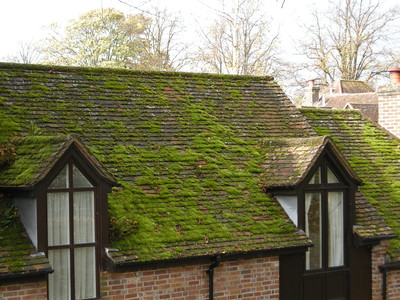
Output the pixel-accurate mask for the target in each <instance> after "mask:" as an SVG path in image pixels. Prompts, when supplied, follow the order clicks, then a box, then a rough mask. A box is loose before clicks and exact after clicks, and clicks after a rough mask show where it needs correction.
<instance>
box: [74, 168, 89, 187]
mask: <svg viewBox="0 0 400 300" xmlns="http://www.w3.org/2000/svg"><path fill="white" fill-rule="evenodd" d="M72 174H73V177H72V178H73V183H74V188H87V187H93V185H92V184H91V183H90V182H89V180H88V179H87V178H86V177H85V176H84V175H83V174H82V173H81V171H79V169H78V168H77V167H75V166H73V167H72Z"/></svg>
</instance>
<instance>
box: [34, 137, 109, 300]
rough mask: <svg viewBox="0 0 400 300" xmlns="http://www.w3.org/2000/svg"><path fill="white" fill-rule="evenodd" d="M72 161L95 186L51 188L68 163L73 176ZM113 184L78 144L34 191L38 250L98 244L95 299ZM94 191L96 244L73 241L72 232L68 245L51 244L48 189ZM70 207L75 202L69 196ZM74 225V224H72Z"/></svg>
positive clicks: (103, 264) (104, 246) (72, 284)
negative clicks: (74, 242) (48, 219)
mask: <svg viewBox="0 0 400 300" xmlns="http://www.w3.org/2000/svg"><path fill="white" fill-rule="evenodd" d="M72 164H74V165H75V166H76V167H77V168H78V169H79V170H80V171H81V173H82V174H83V175H84V176H85V177H86V178H87V179H88V180H89V181H90V183H91V184H92V185H93V188H92V187H90V188H75V189H74V188H68V189H51V190H48V187H49V185H50V184H51V182H52V181H53V180H54V179H55V178H56V176H57V175H58V174H59V173H60V171H61V170H62V169H63V168H64V167H65V165H70V167H69V168H70V170H69V171H70V172H69V176H70V179H71V178H72ZM112 185H113V183H111V182H110V181H108V180H107V179H105V178H103V177H102V176H101V175H100V174H99V173H98V171H97V170H96V168H95V167H94V166H93V165H92V164H91V162H90V160H88V159H87V158H86V157H85V156H84V155H83V154H82V153H81V151H80V150H79V149H78V147H76V146H75V145H72V146H71V147H70V149H68V150H67V151H66V153H64V155H63V156H62V157H61V158H60V159H59V160H58V161H57V163H56V164H55V165H54V166H53V168H52V169H51V171H49V173H48V175H47V176H46V178H45V179H44V180H43V181H42V182H41V183H40V184H39V185H38V186H37V187H36V188H35V194H36V196H37V219H38V224H37V228H38V250H39V251H42V252H44V253H46V255H48V250H51V249H65V248H69V249H71V247H72V248H78V247H79V246H82V245H85V246H95V253H96V260H95V263H96V298H94V299H100V271H101V270H104V268H105V264H106V253H105V248H107V247H108V245H109V238H108V237H109V234H108V226H109V224H108V202H107V201H108V200H107V195H108V194H109V193H110V192H111V188H112ZM85 190H86V191H88V190H90V191H94V206H95V207H94V209H95V243H91V244H75V245H73V244H72V241H73V237H72V235H73V232H70V244H69V245H68V247H65V246H50V247H48V245H47V243H48V241H47V234H48V232H47V193H48V192H66V191H68V192H69V194H70V196H71V195H72V193H73V192H76V191H85ZM69 205H70V210H71V205H72V201H71V198H70V204H69ZM72 218H73V214H71V213H70V222H73V219H72ZM70 224H71V223H70ZM72 252H73V250H71V253H72ZM72 256H73V254H72V255H71V261H70V265H71V271H70V272H71V274H72V278H73V276H74V275H73V272H74V265H73V263H74V261H73V259H72ZM71 290H72V294H71V296H72V299H75V295H74V294H73V292H74V282H73V280H71Z"/></svg>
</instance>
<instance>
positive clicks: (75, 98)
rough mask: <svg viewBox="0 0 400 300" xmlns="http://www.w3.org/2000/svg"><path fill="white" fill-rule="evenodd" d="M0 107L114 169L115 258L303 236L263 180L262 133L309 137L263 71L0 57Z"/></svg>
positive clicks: (246, 247)
mask: <svg viewBox="0 0 400 300" xmlns="http://www.w3.org/2000/svg"><path fill="white" fill-rule="evenodd" d="M0 107H1V110H2V112H3V113H4V114H5V115H7V116H10V117H14V118H15V116H18V119H17V125H18V126H17V129H16V133H17V134H19V135H26V134H29V132H31V131H39V132H41V133H42V134H43V135H46V136H58V135H69V134H78V135H79V137H80V138H81V140H82V142H83V144H85V145H86V146H87V148H88V149H89V150H90V152H91V153H92V154H93V155H94V156H95V157H96V159H98V160H99V161H100V162H101V164H102V165H103V166H104V167H105V168H106V169H107V171H109V172H110V173H111V174H112V175H113V176H114V178H116V179H117V181H118V183H119V184H120V187H119V188H115V189H114V191H113V193H112V194H111V195H110V196H109V216H110V230H111V237H112V241H111V246H112V247H113V248H118V249H119V250H120V251H119V252H111V253H112V254H110V255H111V256H112V257H113V259H115V261H116V262H117V261H118V262H121V261H122V262H126V261H137V262H143V261H152V260H163V259H176V258H180V257H192V256H201V255H210V254H213V253H215V252H226V253H237V252H248V251H255V250H271V249H281V248H287V247H302V246H307V245H310V241H309V240H308V239H307V237H306V236H305V235H304V233H301V232H298V231H297V229H296V228H295V227H294V225H293V224H292V222H291V221H290V220H289V218H288V217H287V216H286V214H285V213H284V211H283V209H282V208H281V207H280V205H279V203H278V202H277V201H276V200H275V199H274V198H271V197H269V196H268V195H267V194H265V193H264V192H263V191H262V190H261V189H260V187H259V174H260V173H261V168H260V165H261V164H262V163H263V160H264V159H265V155H266V152H267V151H268V148H266V147H264V144H263V143H262V142H261V141H262V139H265V138H279V137H287V138H300V137H307V136H313V135H315V133H314V132H313V130H312V128H311V127H310V126H309V125H308V123H307V122H306V120H305V118H304V117H303V116H302V115H301V114H300V112H299V111H298V110H297V109H296V108H295V107H294V106H293V105H292V103H291V102H290V101H289V100H288V99H287V97H286V96H285V95H284V93H283V92H282V90H281V89H280V88H279V86H278V85H277V84H276V83H275V82H274V81H273V79H272V78H271V77H266V76H263V77H255V76H253V77H252V76H228V75H210V74H189V73H165V72H164V73H162V72H137V71H129V70H115V69H112V70H111V69H91V68H66V67H54V66H34V65H18V64H0ZM32 128H34V129H35V130H32ZM17 175H18V172H17V171H16V173H15V176H17Z"/></svg>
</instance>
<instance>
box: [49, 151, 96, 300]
mask: <svg viewBox="0 0 400 300" xmlns="http://www.w3.org/2000/svg"><path fill="white" fill-rule="evenodd" d="M73 166H75V167H76V168H78V169H79V171H80V172H81V173H82V174H83V175H84V176H85V177H86V179H88V181H89V182H90V183H91V184H92V187H81V188H79V187H78V188H77V187H74V186H73ZM65 167H67V170H68V172H67V178H68V182H69V186H68V187H66V188H49V186H48V187H47V189H46V215H47V217H46V220H45V222H46V224H47V223H48V214H47V201H48V197H47V195H48V194H50V193H67V194H68V213H69V216H68V217H69V218H68V224H69V243H68V244H65V245H52V246H49V244H48V232H47V234H46V240H47V249H46V252H45V253H46V256H47V257H49V251H51V250H62V249H68V250H69V267H70V269H69V272H70V290H71V299H72V300H74V299H76V298H75V250H76V249H79V248H85V247H94V248H95V272H96V274H95V280H96V287H95V297H93V298H88V299H98V298H99V296H100V287H99V282H100V272H99V268H98V267H97V266H98V265H99V258H98V256H99V255H98V247H99V243H98V217H96V216H98V215H99V211H98V204H97V202H98V201H96V199H97V194H98V192H97V190H98V189H97V187H96V185H95V183H94V182H93V180H91V178H90V177H88V176H87V175H85V173H84V171H83V172H82V170H81V169H80V168H79V166H77V164H76V163H75V160H74V159H73V158H71V159H70V160H69V161H68V162H67V163H66V165H65ZM57 175H58V174H57ZM56 177H57V176H56ZM56 177H55V178H56ZM55 178H54V179H55ZM76 192H93V205H94V207H93V209H94V242H90V243H75V241H74V230H73V229H74V226H75V225H74V194H75V193H76ZM48 287H49V283H48Z"/></svg>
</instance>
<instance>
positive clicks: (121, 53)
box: [42, 8, 184, 70]
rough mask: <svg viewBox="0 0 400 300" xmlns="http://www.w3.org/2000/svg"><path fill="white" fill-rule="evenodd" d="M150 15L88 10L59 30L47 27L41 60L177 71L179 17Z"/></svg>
mask: <svg viewBox="0 0 400 300" xmlns="http://www.w3.org/2000/svg"><path fill="white" fill-rule="evenodd" d="M151 16H152V17H145V16H143V14H135V15H131V14H124V13H122V12H120V11H118V10H116V9H113V8H107V9H99V10H92V11H89V12H87V13H85V14H83V15H81V16H80V17H79V18H78V19H76V20H73V21H71V24H70V25H69V26H67V27H66V28H65V30H64V31H62V30H61V29H60V28H59V27H58V25H57V24H53V25H51V26H50V30H51V31H50V35H49V37H48V38H47V39H46V41H45V46H44V47H43V48H42V52H43V58H44V62H46V63H52V64H60V65H73V66H92V67H118V68H135V69H147V70H177V69H179V68H180V66H181V64H180V59H181V56H179V54H181V52H182V49H184V46H183V44H180V43H178V42H176V39H177V37H178V35H179V33H180V32H181V30H182V27H181V23H180V19H179V18H178V17H173V16H172V15H169V14H168V13H167V11H166V10H164V11H158V10H156V11H155V12H154V13H152V14H151Z"/></svg>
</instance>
